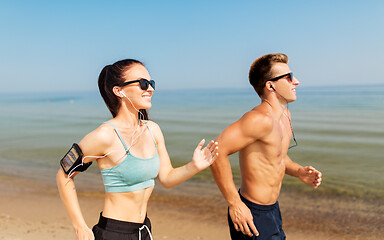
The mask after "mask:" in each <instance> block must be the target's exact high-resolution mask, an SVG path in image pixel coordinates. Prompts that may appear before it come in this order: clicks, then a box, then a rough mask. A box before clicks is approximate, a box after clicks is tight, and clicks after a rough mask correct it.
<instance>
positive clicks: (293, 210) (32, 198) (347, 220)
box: [0, 174, 384, 240]
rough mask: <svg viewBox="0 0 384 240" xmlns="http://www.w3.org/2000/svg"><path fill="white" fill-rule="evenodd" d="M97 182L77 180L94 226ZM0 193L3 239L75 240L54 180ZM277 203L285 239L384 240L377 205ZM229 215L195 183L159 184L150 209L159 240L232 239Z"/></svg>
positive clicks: (12, 185) (24, 182) (288, 198)
mask: <svg viewBox="0 0 384 240" xmlns="http://www.w3.org/2000/svg"><path fill="white" fill-rule="evenodd" d="M50 177H52V176H50ZM89 178H91V179H92V178H94V179H92V181H96V182H98V183H100V184H99V185H94V184H93V185H92V187H90V185H87V183H86V182H87V181H86V179H88V180H89ZM97 178H98V177H97V176H91V177H90V174H86V175H85V176H81V177H80V176H79V179H76V183H77V189H78V192H79V201H80V205H81V208H82V211H83V214H84V217H85V219H86V222H87V223H88V225H89V226H90V227H92V226H93V225H94V224H95V223H96V222H97V220H98V215H99V213H100V211H101V210H102V205H103V193H102V185H101V182H100V180H99V179H97ZM95 179H96V180H95ZM92 181H91V182H92ZM0 192H1V193H2V194H1V198H0V229H1V231H0V239H15V240H16V239H28V240H35V239H36V240H37V239H39V240H45V239H75V235H74V232H73V229H72V226H71V223H70V221H69V218H68V216H67V214H66V212H65V210H64V207H63V206H62V203H61V200H60V197H59V195H58V192H57V189H56V187H55V182H54V179H52V182H47V181H38V180H30V179H21V178H16V177H14V176H4V175H3V176H0ZM306 195H308V194H306ZM309 195H310V194H309ZM279 202H280V206H281V209H282V215H283V222H284V229H285V232H286V234H287V239H298V240H301V239H303V240H304V239H309V240H311V239H322V240H323V239H384V228H383V224H384V221H383V216H384V215H383V212H384V211H383V207H382V205H380V204H378V203H377V202H376V203H374V202H369V203H367V202H364V201H362V200H358V199H343V198H338V199H337V200H335V199H334V198H324V197H313V196H312V197H311V196H303V195H302V194H295V193H284V192H283V193H282V195H281V196H280V200H279ZM226 214H227V208H226V203H225V201H224V199H223V198H222V197H221V194H220V192H219V191H218V189H217V187H216V186H215V185H214V184H212V183H203V182H196V181H188V182H186V183H184V184H182V185H179V186H177V187H175V188H172V189H165V188H163V187H162V186H161V185H160V184H157V186H156V187H155V191H154V193H153V195H152V197H151V200H150V203H149V208H148V216H149V217H150V219H151V221H152V225H153V237H154V239H157V240H160V239H167V240H169V239H175V240H182V239H183V240H195V239H219V240H227V239H230V237H229V231H228V227H227V222H226V221H227V220H226Z"/></svg>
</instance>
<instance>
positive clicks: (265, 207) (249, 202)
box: [239, 190, 279, 211]
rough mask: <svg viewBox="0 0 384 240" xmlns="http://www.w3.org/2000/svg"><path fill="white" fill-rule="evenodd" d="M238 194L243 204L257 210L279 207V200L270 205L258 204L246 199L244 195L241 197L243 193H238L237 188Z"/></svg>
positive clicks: (269, 209)
mask: <svg viewBox="0 0 384 240" xmlns="http://www.w3.org/2000/svg"><path fill="white" fill-rule="evenodd" d="M239 195H240V198H241V201H243V203H245V205H247V206H248V207H249V208H250V209H254V210H258V211H271V210H273V209H275V208H279V202H278V201H276V202H275V203H274V204H272V205H260V204H257V203H254V202H251V201H249V200H248V199H246V198H245V197H243V195H241V193H240V190H239Z"/></svg>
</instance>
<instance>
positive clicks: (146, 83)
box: [116, 78, 155, 91]
mask: <svg viewBox="0 0 384 240" xmlns="http://www.w3.org/2000/svg"><path fill="white" fill-rule="evenodd" d="M136 82H139V83H140V88H141V89H142V90H144V91H145V90H147V89H148V88H149V85H151V87H152V88H153V90H155V81H154V80H150V81H149V80H147V79H144V78H142V79H138V80H133V81H128V82H123V83H121V84H117V85H116V86H119V87H124V86H127V85H129V84H131V83H136Z"/></svg>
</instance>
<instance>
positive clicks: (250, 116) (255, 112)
mask: <svg viewBox="0 0 384 240" xmlns="http://www.w3.org/2000/svg"><path fill="white" fill-rule="evenodd" d="M240 121H241V123H242V124H243V125H251V126H255V125H257V126H262V127H265V128H269V127H272V124H273V119H272V116H271V114H270V113H269V112H268V111H265V110H264V109H262V108H260V107H259V106H256V107H255V108H253V109H252V110H251V111H249V112H246V113H245V114H244V115H243V116H242V117H241V119H240Z"/></svg>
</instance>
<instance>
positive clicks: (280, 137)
mask: <svg viewBox="0 0 384 240" xmlns="http://www.w3.org/2000/svg"><path fill="white" fill-rule="evenodd" d="M287 63H288V57H287V56H286V55H285V54H267V55H264V56H262V57H259V58H258V59H256V60H255V61H254V62H253V64H252V66H251V69H250V72H249V81H250V83H251V85H252V86H253V88H254V89H255V91H256V92H257V94H258V95H259V96H260V98H261V100H262V102H261V104H260V105H258V106H256V107H254V108H253V109H252V110H251V111H249V112H247V113H245V114H244V116H243V117H242V118H241V119H240V120H238V121H237V122H234V123H233V124H231V125H230V126H229V127H227V128H226V129H225V130H224V131H223V132H222V133H221V134H220V135H219V137H218V138H217V142H219V145H220V148H219V157H218V158H217V160H216V162H215V163H214V164H213V165H212V166H211V171H212V174H213V177H214V179H215V181H216V183H217V185H218V187H219V188H220V191H221V192H222V194H223V196H224V197H225V199H226V200H227V202H228V206H229V208H228V224H229V228H230V233H231V238H232V239H233V240H234V239H236V240H237V239H258V240H260V239H285V234H284V231H283V229H282V220H281V215H280V209H279V205H278V202H277V198H278V196H279V193H280V189H281V184H282V180H283V177H284V175H285V174H288V175H291V176H294V177H298V178H299V179H300V180H301V181H303V182H304V183H306V184H308V185H311V186H313V188H317V187H318V186H319V185H320V183H321V173H320V172H319V171H318V170H316V169H315V168H313V167H302V166H300V165H299V164H297V163H295V162H293V161H292V160H291V159H290V158H289V157H288V155H287V152H288V148H289V144H290V141H291V138H292V135H293V131H292V125H291V116H290V112H289V111H288V108H287V104H288V103H290V102H293V101H295V100H296V91H295V90H296V87H297V85H299V81H298V80H297V79H296V78H295V77H293V74H292V72H291V70H290V69H289V67H288V65H287ZM235 152H239V161H240V170H241V187H240V190H239V191H237V189H236V187H235V184H234V182H233V178H232V172H231V166H230V164H229V161H228V155H231V154H233V153H235Z"/></svg>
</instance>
